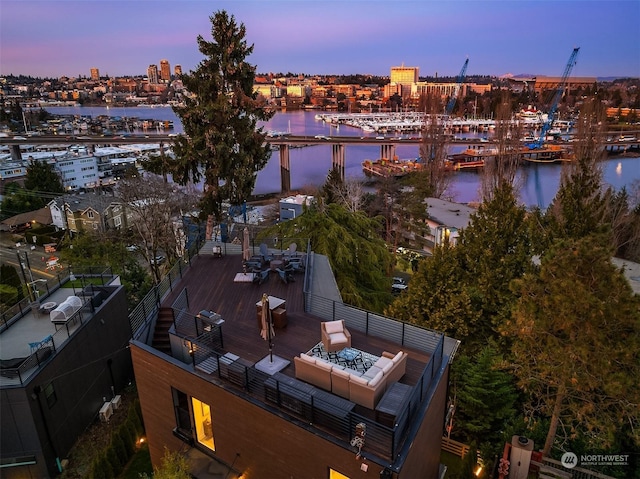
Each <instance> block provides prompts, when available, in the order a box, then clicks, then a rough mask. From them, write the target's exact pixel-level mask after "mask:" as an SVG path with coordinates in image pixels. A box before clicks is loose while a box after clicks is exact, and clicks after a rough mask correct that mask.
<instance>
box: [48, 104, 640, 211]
mask: <svg viewBox="0 0 640 479" xmlns="http://www.w3.org/2000/svg"><path fill="white" fill-rule="evenodd" d="M47 110H48V111H49V112H51V113H54V114H75V115H90V116H92V117H96V116H98V115H110V116H126V117H136V118H140V119H154V120H172V121H173V123H174V133H182V132H183V129H182V124H181V123H180V120H179V119H178V117H177V116H176V114H175V113H174V112H173V110H172V109H171V108H170V107H156V108H148V107H146V108H145V107H139V108H137V107H136V108H120V107H115V108H114V107H111V108H106V107H50V108H48V109H47ZM315 114H316V113H315V112H309V111H292V112H278V113H276V114H275V115H274V117H273V118H271V120H269V121H268V122H266V123H263V124H262V126H264V129H265V130H274V131H281V132H284V131H288V132H290V133H291V134H293V135H312V136H315V135H325V136H338V135H339V136H375V135H376V134H375V133H367V132H363V131H361V130H360V129H357V128H352V127H348V126H344V125H342V126H340V127H339V128H336V127H334V126H331V125H329V124H326V123H324V122H322V121H319V120H316V119H315ZM469 136H470V137H472V136H473V135H469ZM396 153H397V155H398V157H399V158H401V159H408V158H416V157H417V156H418V147H417V146H408V145H405V146H403V145H399V146H398V147H397V148H396ZM379 156H380V150H379V147H378V146H347V148H346V154H345V159H346V165H345V174H346V176H347V177H349V178H356V179H364V178H365V176H364V174H363V172H362V162H363V161H364V160H366V159H371V160H375V159H377V158H379ZM290 162H291V187H292V189H299V188H302V187H304V186H318V185H321V184H322V183H324V181H325V179H326V176H327V173H328V172H329V170H330V169H331V147H330V145H316V146H310V147H305V148H292V149H291V150H290ZM602 166H603V173H604V181H605V182H606V183H607V184H609V185H611V186H613V187H614V188H616V189H621V188H623V187H626V188H627V189H630V188H631V186H632V184H633V183H634V182H638V181H640V157H632V158H614V159H608V160H606V161H604V162H603V164H602ZM561 169H562V166H561V165H559V164H550V165H530V166H527V167H524V168H522V169H521V171H520V180H521V181H520V183H521V184H522V187H521V189H520V198H521V200H522V201H523V202H524V203H525V204H526V205H527V206H536V205H537V206H541V207H543V208H544V207H546V206H548V205H549V203H550V202H551V200H552V199H553V197H554V196H555V194H556V191H557V189H558V185H559V183H560V173H561ZM479 186H480V175H479V174H478V173H475V172H471V171H468V172H458V173H456V174H455V176H454V179H453V182H452V184H451V187H450V191H449V192H448V193H449V195H450V196H451V197H452V198H453V199H454V200H455V201H458V202H461V203H467V202H470V201H476V200H477V199H478V189H479ZM279 191H280V164H279V155H278V152H277V151H275V152H273V154H272V156H271V159H270V160H269V162H268V164H267V166H266V167H265V168H264V169H263V170H261V171H260V172H259V173H258V178H257V181H256V187H255V189H254V193H255V194H265V193H276V192H279Z"/></svg>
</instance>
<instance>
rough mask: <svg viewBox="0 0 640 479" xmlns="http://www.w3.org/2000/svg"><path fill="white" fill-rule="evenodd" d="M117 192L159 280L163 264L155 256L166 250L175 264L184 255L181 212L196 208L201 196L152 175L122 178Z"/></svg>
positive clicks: (144, 253)
mask: <svg viewBox="0 0 640 479" xmlns="http://www.w3.org/2000/svg"><path fill="white" fill-rule="evenodd" d="M117 192H118V196H119V197H120V198H121V199H122V202H123V203H124V205H125V210H126V216H127V226H129V227H130V228H131V229H132V230H133V232H134V233H135V235H136V236H137V237H138V239H139V241H140V244H141V245H142V246H143V247H142V248H141V249H140V252H141V254H142V255H143V256H144V258H145V259H146V260H147V261H148V262H149V264H150V266H151V271H152V273H153V276H154V279H155V281H156V282H158V281H160V279H161V273H162V265H160V264H158V262H157V261H153V259H154V258H155V257H156V256H158V255H159V253H160V252H164V254H166V256H167V258H168V260H169V263H171V262H172V261H171V260H173V259H175V258H177V257H178V256H181V255H182V254H183V252H184V251H183V248H184V241H183V237H182V222H181V213H186V211H185V209H186V208H191V207H193V205H195V204H196V203H197V201H198V197H197V196H196V195H194V194H189V193H188V192H187V191H185V190H183V189H181V188H179V187H178V186H177V185H175V184H171V183H165V182H164V180H163V178H162V177H160V176H156V175H151V174H147V175H145V176H144V177H137V178H123V179H121V180H120V181H119V182H118V186H117Z"/></svg>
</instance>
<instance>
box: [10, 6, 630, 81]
mask: <svg viewBox="0 0 640 479" xmlns="http://www.w3.org/2000/svg"><path fill="white" fill-rule="evenodd" d="M222 9H224V10H226V11H227V12H228V13H229V14H232V15H234V16H235V18H236V21H237V22H238V23H244V25H245V26H246V29H247V41H248V43H249V44H253V45H254V51H253V54H252V55H251V56H250V57H249V62H250V63H252V64H253V65H255V66H256V67H257V72H258V73H267V72H273V73H278V72H283V73H286V72H293V73H306V74H351V73H370V74H374V75H389V69H390V67H392V66H399V65H401V64H404V65H406V66H416V67H419V68H420V75H422V76H427V75H435V74H437V75H438V76H456V75H457V74H458V73H459V71H460V69H461V68H462V65H463V63H464V61H465V59H466V58H467V57H469V67H468V70H467V74H468V75H504V74H509V73H511V74H515V75H517V74H532V75H548V76H561V75H562V73H563V71H564V68H565V65H566V63H567V61H568V59H569V57H570V55H571V52H572V50H573V48H574V47H580V54H579V56H578V62H577V64H576V66H575V67H574V68H573V71H572V76H594V77H609V76H615V77H628V76H630V77H640V28H638V25H639V24H640V1H638V0H625V1H615V0H611V1H609V0H602V1H596V0H591V1H581V0H552V1H545V0H536V1H529V0H490V1H486V0H464V1H463V0H447V1H444V0H443V1H430V0H412V1H404V0H385V1H381V0H332V1H327V0H325V1H315V2H314V1H311V0H288V1H275V0H262V1H249V0H233V1H196V0H173V1H164V0H128V1H119V0H111V1H105V0H84V1H81V0H59V1H52V0H46V1H33V0H0V75H8V74H15V75H17V74H23V75H31V76H37V77H58V76H63V75H66V76H78V75H83V76H89V74H90V69H91V68H92V67H97V68H99V70H100V74H101V75H110V76H126V75H145V74H146V70H147V67H148V66H149V65H150V64H156V65H158V64H159V63H160V60H161V59H167V60H168V61H169V63H170V65H171V68H172V70H173V67H174V65H176V64H180V65H182V69H183V71H184V72H188V71H191V70H193V69H195V68H196V67H197V65H198V63H199V62H200V61H201V60H202V59H203V56H202V54H201V53H200V52H199V51H198V47H197V43H196V37H197V36H198V35H202V36H203V37H204V38H205V39H206V40H211V23H210V20H209V17H210V16H211V15H213V14H214V13H215V12H216V11H217V10H222Z"/></svg>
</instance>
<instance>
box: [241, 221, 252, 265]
mask: <svg viewBox="0 0 640 479" xmlns="http://www.w3.org/2000/svg"><path fill="white" fill-rule="evenodd" d="M250 258H251V251H250V250H249V228H246V227H245V229H244V231H243V232H242V260H243V261H249V259H250Z"/></svg>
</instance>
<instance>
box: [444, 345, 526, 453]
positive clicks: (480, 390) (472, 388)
mask: <svg viewBox="0 0 640 479" xmlns="http://www.w3.org/2000/svg"><path fill="white" fill-rule="evenodd" d="M500 362H501V358H500V356H499V354H498V352H497V350H496V348H495V346H494V345H492V344H489V345H487V346H485V347H484V348H482V350H481V351H480V352H479V353H478V354H477V355H475V356H473V357H470V356H467V355H462V356H461V357H460V358H458V359H457V360H456V361H455V362H454V363H453V369H452V377H453V394H454V396H455V398H456V412H455V416H454V417H455V420H454V428H453V434H454V435H455V436H456V437H460V439H462V440H463V442H464V443H466V444H468V443H470V442H476V443H477V444H479V445H480V450H481V451H482V452H483V458H484V459H485V461H487V462H488V461H489V460H490V459H491V458H492V457H494V455H496V454H499V453H500V451H502V448H503V447H504V440H505V438H504V431H505V430H506V429H507V424H508V423H509V422H510V421H511V420H512V419H513V418H514V417H515V416H516V400H517V397H518V392H517V389H516V385H515V379H514V378H513V376H511V375H510V374H509V373H507V372H505V371H502V370H500V369H499V366H500ZM509 439H510V438H509Z"/></svg>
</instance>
